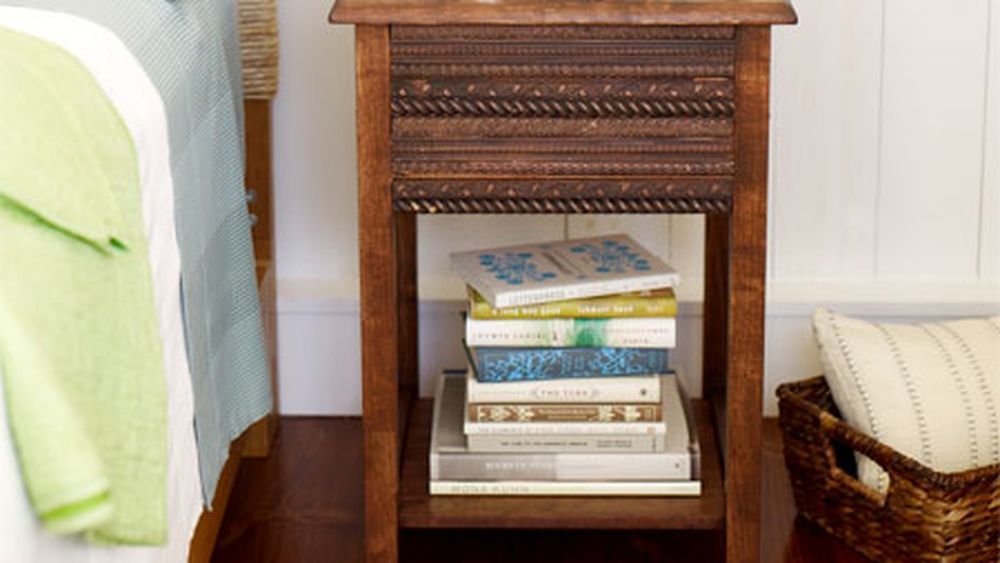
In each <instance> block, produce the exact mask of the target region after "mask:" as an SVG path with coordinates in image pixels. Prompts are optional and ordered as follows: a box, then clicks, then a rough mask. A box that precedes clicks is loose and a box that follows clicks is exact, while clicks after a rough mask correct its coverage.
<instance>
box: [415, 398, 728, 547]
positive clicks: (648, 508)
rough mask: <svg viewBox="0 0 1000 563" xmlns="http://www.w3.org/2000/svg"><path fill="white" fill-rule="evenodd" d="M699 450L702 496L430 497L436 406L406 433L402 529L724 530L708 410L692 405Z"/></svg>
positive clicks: (426, 408) (425, 406) (422, 408)
mask: <svg viewBox="0 0 1000 563" xmlns="http://www.w3.org/2000/svg"><path fill="white" fill-rule="evenodd" d="M693 403H694V407H695V408H694V411H695V412H694V414H695V419H696V420H697V424H698V425H699V430H700V440H701V448H702V481H703V482H702V495H701V496H700V497H676V498H669V497H589V498H588V497H462V496H455V497H447V496H430V495H429V494H428V492H427V482H428V444H429V442H430V426H431V401H430V400H422V401H420V403H419V404H418V406H417V408H416V409H415V414H414V417H413V423H412V424H411V425H410V429H409V430H408V432H407V446H406V451H405V458H404V460H403V483H402V490H401V494H400V507H399V513H400V514H399V525H400V527H401V528H496V529H500V528H507V529H513V528H563V529H571V528H585V529H595V530H600V529H606V530H607V529H627V530H657V529H684V530H697V529H702V530H704V529H721V527H722V523H723V515H724V511H725V495H724V493H723V490H722V474H721V471H720V468H719V457H718V446H717V444H716V442H715V433H714V429H713V428H712V426H711V422H710V416H709V412H708V407H707V405H705V403H704V402H703V401H697V400H696V401H693Z"/></svg>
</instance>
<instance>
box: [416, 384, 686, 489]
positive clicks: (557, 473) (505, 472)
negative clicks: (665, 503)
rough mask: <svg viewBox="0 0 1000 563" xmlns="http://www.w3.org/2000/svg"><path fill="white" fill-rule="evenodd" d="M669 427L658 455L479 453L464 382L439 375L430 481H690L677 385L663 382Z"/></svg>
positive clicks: (432, 434) (684, 431) (683, 421)
mask: <svg viewBox="0 0 1000 563" xmlns="http://www.w3.org/2000/svg"><path fill="white" fill-rule="evenodd" d="M663 386H664V397H665V400H664V404H663V407H664V409H665V412H666V415H667V417H668V419H669V420H668V421H667V424H668V425H669V426H670V428H669V432H668V434H667V436H666V438H665V448H664V450H663V451H661V452H649V453H641V454H637V453H612V452H579V453H483V452H471V451H469V449H468V447H467V445H466V442H465V436H464V435H463V432H462V430H463V428H462V426H463V416H462V415H463V411H464V410H465V409H464V408H463V407H464V405H465V379H464V378H462V377H442V378H441V379H440V381H439V383H438V393H437V396H436V398H435V411H434V422H433V426H432V431H431V432H432V433H431V447H430V478H431V480H432V481H437V480H444V481H473V480H515V481H546V480H551V481H598V480H601V481H659V480H693V479H697V475H694V474H692V469H693V467H695V465H693V464H692V457H691V449H690V440H689V433H688V428H687V422H686V420H685V415H684V409H683V406H682V405H681V402H680V396H679V394H678V390H677V382H676V379H675V378H673V377H665V378H664V383H663Z"/></svg>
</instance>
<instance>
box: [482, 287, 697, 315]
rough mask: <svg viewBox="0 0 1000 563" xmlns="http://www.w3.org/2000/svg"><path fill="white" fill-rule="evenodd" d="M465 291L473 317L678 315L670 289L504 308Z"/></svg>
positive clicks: (675, 299) (675, 300)
mask: <svg viewBox="0 0 1000 563" xmlns="http://www.w3.org/2000/svg"><path fill="white" fill-rule="evenodd" d="M468 291H469V317H470V318H473V319H568V318H592V319H597V318H621V317H632V318H636V317H638V318H646V317H673V316H675V315H676V314H677V298H676V297H675V296H674V290H673V289H671V288H666V289H656V290H652V291H633V292H630V293H622V294H618V295H605V296H601V297H591V298H589V299H571V300H569V301H553V302H551V303H542V304H539V305H524V306H519V307H507V308H504V309H500V308H497V307H492V306H490V304H489V303H488V302H487V301H486V299H484V298H483V296H482V295H479V294H478V293H476V290H474V289H472V288H471V287H470V288H468Z"/></svg>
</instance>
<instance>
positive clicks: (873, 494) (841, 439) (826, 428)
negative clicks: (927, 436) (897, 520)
mask: <svg viewBox="0 0 1000 563" xmlns="http://www.w3.org/2000/svg"><path fill="white" fill-rule="evenodd" d="M820 428H821V430H822V432H823V434H824V435H825V436H826V437H827V439H828V440H830V441H831V442H836V443H839V444H843V445H844V446H847V447H848V448H850V449H851V450H853V451H855V452H857V453H860V454H862V455H864V456H865V457H867V458H868V459H870V460H872V462H874V463H875V464H876V465H878V466H879V467H881V468H882V469H883V470H884V471H885V472H886V474H887V475H888V477H889V488H888V490H887V491H886V493H885V494H884V495H883V494H882V493H880V492H878V491H876V490H875V489H873V488H871V487H869V486H868V485H865V484H864V483H862V482H861V481H859V480H858V479H857V478H856V477H854V476H853V475H848V474H847V473H846V472H844V471H843V470H842V469H841V468H840V467H837V463H836V457H835V456H834V453H833V447H832V446H831V447H828V448H827V460H828V462H829V464H830V475H832V476H833V478H834V479H836V480H837V481H838V482H839V483H841V484H842V485H844V486H846V487H849V488H850V489H851V490H853V491H855V492H856V493H857V494H859V495H861V496H863V497H864V498H866V499H867V500H868V501H869V502H871V503H872V504H874V505H876V506H886V505H887V504H888V505H891V504H892V501H893V498H894V497H895V496H896V495H895V494H894V492H895V489H896V484H897V482H898V479H900V477H899V475H900V470H901V469H902V468H901V467H899V463H898V459H899V458H898V454H896V453H895V452H894V451H893V450H891V449H889V448H888V447H886V446H885V445H883V444H881V443H879V442H878V441H877V440H875V439H873V438H870V437H868V436H866V435H864V434H862V433H861V432H859V431H857V430H855V429H854V428H853V427H851V426H848V425H847V424H846V423H844V422H843V421H842V420H840V419H838V418H837V417H835V416H833V415H832V414H830V413H828V412H822V413H820Z"/></svg>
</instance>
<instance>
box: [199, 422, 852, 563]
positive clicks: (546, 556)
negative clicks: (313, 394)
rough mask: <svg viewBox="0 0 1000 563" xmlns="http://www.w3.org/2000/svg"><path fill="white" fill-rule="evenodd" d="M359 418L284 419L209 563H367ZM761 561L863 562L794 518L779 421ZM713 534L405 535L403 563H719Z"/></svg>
mask: <svg viewBox="0 0 1000 563" xmlns="http://www.w3.org/2000/svg"><path fill="white" fill-rule="evenodd" d="M362 438H363V433H362V427H361V420H360V419H358V418H314V417H282V418H281V419H280V422H279V429H278V434H277V439H276V440H275V442H274V448H273V450H272V452H273V453H272V455H271V456H270V457H268V458H266V459H246V460H244V461H243V463H242V465H241V468H240V471H239V476H238V477H237V478H236V484H235V485H234V487H233V493H232V497H231V500H230V502H229V509H228V510H227V511H226V517H225V521H224V522H223V524H222V529H221V531H220V532H219V541H218V545H217V546H216V548H215V553H214V556H213V559H212V560H213V561H214V562H215V563H248V562H256V561H274V562H282V563H300V562H301V563H312V562H314V561H337V562H338V563H360V562H361V561H363V559H364V551H363V549H364V538H363V523H362V522H363V520H362V515H363V504H364V495H363V489H362V487H361V484H362V481H363V473H362V464H361V460H362ZM763 477H764V479H763V507H762V514H763V523H764V525H763V526H762V536H761V538H762V544H763V552H762V561H764V562H765V563H779V562H781V563H815V562H817V561H823V562H831V563H863V562H864V561H866V560H865V559H864V558H863V557H862V556H861V555H859V554H857V553H856V552H855V551H853V550H852V549H851V548H850V547H849V546H847V545H846V544H844V543H843V542H841V541H839V540H837V539H836V538H834V537H832V536H830V535H829V534H827V533H826V532H824V531H822V530H821V529H819V528H818V527H817V526H814V525H812V524H810V523H808V522H806V521H804V520H803V519H802V518H801V517H797V516H796V511H795V504H794V501H793V499H792V491H791V487H790V485H789V483H788V476H787V473H786V472H785V466H784V460H783V458H782V453H781V435H780V431H779V429H778V425H777V421H775V420H774V419H768V420H765V422H764V432H763ZM723 544H724V542H723V539H722V538H721V537H720V536H719V534H718V533H714V534H713V533H712V532H698V531H680V532H652V531H647V532H631V531H627V530H626V531H600V530H563V531H556V530H495V529H483V530H467V529H462V530H422V529H405V530H403V531H402V546H403V551H402V553H403V558H402V560H403V561H407V562H423V561H428V562H435V563H437V562H441V563H446V562H450V561H456V562H462V563H465V562H470V563H473V562H474V563H480V562H483V563H487V562H488V563H493V562H496V563H506V562H509V561H517V562H519V563H531V562H535V561H537V562H540V563H554V562H561V561H565V562H566V563H579V562H580V561H601V562H602V563H604V562H608V563H610V562H614V561H622V562H629V563H632V562H635V561H671V562H683V561H692V562H699V563H700V562H703V561H719V560H721V556H722V554H721V551H720V550H721V548H722V546H723Z"/></svg>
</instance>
